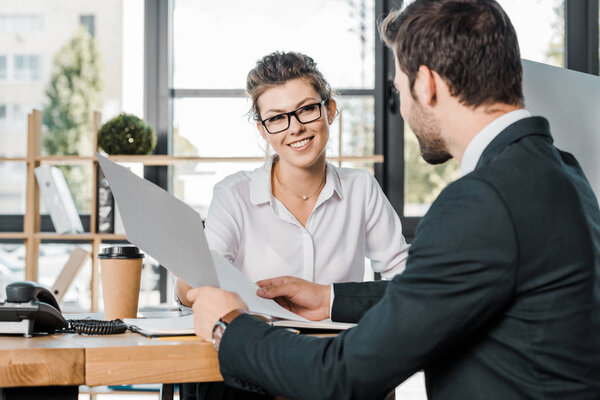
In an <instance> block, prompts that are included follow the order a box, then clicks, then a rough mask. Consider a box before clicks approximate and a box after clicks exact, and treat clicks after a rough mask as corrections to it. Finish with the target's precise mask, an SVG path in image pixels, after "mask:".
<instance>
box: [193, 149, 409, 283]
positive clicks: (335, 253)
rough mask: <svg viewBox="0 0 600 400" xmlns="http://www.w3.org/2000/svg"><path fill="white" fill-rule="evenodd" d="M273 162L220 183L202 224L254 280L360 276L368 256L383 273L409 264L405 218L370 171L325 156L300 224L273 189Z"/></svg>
mask: <svg viewBox="0 0 600 400" xmlns="http://www.w3.org/2000/svg"><path fill="white" fill-rule="evenodd" d="M272 163H273V158H271V159H269V160H268V161H267V162H266V163H265V165H263V166H262V167H261V168H257V169H255V170H254V171H241V172H238V173H235V174H233V175H230V176H228V177H226V178H225V179H223V180H222V181H221V182H219V183H218V184H217V185H215V187H214V193H213V198H212V202H211V204H210V207H209V210H208V216H207V218H206V230H205V232H206V238H207V240H208V245H209V247H210V248H211V249H212V250H215V251H217V252H218V253H220V254H221V255H223V256H224V257H225V258H227V259H228V260H230V261H231V262H232V263H233V264H234V265H235V266H236V267H237V268H239V269H240V270H241V271H242V272H244V273H245V274H246V276H248V277H249V278H250V279H251V280H252V281H253V282H255V281H258V280H261V279H266V278H272V277H276V276H281V275H292V276H297V277H300V278H303V279H306V280H308V281H312V282H316V283H320V284H331V283H334V282H350V281H354V282H357V281H362V280H363V276H364V268H365V257H367V258H369V259H370V260H371V266H372V268H373V270H374V271H375V272H380V273H381V275H382V277H383V278H385V279H390V278H392V277H393V276H394V275H396V274H397V273H399V272H402V271H403V270H404V267H405V264H406V258H407V257H408V245H407V244H406V241H405V239H404V236H403V235H402V226H401V224H400V219H399V218H398V215H397V214H396V212H395V211H394V209H393V208H392V206H391V204H390V203H389V201H388V200H387V198H386V197H385V195H384V194H383V192H382V190H381V188H380V187H379V185H378V184H377V181H376V180H375V178H374V177H373V176H372V175H371V174H370V173H369V172H368V171H365V170H360V169H350V168H338V167H336V166H334V165H333V164H331V163H328V164H327V179H326V183H325V186H324V187H323V190H322V191H321V193H320V195H319V198H318V200H317V203H316V205H315V207H314V209H313V211H312V213H311V214H310V216H309V218H308V221H307V223H306V227H303V226H302V224H300V222H298V220H297V219H296V218H295V217H294V216H293V214H292V213H291V212H289V211H288V209H287V208H286V207H285V206H284V205H283V203H281V202H280V201H279V200H278V199H277V198H275V197H274V196H273V194H272V191H271V166H272Z"/></svg>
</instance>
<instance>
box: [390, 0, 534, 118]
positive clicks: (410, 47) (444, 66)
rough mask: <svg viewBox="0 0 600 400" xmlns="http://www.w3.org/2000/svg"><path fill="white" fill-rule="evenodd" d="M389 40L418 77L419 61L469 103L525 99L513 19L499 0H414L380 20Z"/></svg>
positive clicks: (515, 102)
mask: <svg viewBox="0 0 600 400" xmlns="http://www.w3.org/2000/svg"><path fill="white" fill-rule="evenodd" d="M379 32H380V34H381V37H382V38H383V40H384V41H385V43H386V45H387V46H388V47H390V48H391V49H392V50H394V52H395V55H396V57H397V60H398V64H399V66H400V68H401V69H402V71H403V72H404V73H405V74H406V75H407V76H408V79H409V82H410V90H411V93H412V94H413V97H414V90H413V89H414V83H415V80H416V76H417V72H418V70H419V67H420V66H421V65H425V66H427V67H428V68H429V69H431V70H433V71H435V72H437V73H438V74H439V75H440V76H441V77H442V78H443V79H444V80H445V82H446V83H447V84H448V87H449V89H450V94H451V95H452V96H456V97H458V98H459V100H460V101H461V102H462V103H463V104H465V105H467V106H473V107H477V106H480V105H488V104H493V103H504V104H510V105H520V106H522V105H523V87H522V80H523V67H522V65H521V56H520V52H519V43H518V41H517V34H516V32H515V29H514V27H513V26H512V23H511V22H510V19H509V18H508V16H507V15H506V13H505V12H504V10H503V9H502V7H500V5H499V4H498V3H497V2H496V1H495V0H416V1H415V2H413V3H411V4H410V5H409V6H407V7H406V9H405V10H404V11H402V12H400V10H396V11H393V12H392V13H390V14H389V15H388V16H387V17H386V18H385V19H384V20H383V21H382V22H381V23H380V24H379Z"/></svg>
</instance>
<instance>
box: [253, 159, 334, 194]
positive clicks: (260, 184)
mask: <svg viewBox="0 0 600 400" xmlns="http://www.w3.org/2000/svg"><path fill="white" fill-rule="evenodd" d="M278 158H279V156H278V155H277V154H273V155H272V156H271V157H269V159H268V160H267V161H266V162H265V163H264V165H263V166H262V167H260V168H257V169H255V170H254V171H253V172H252V175H251V178H250V201H251V202H252V204H254V205H258V204H263V203H270V202H271V200H272V197H273V194H272V193H273V192H272V190H271V169H272V168H273V163H274V162H276V161H277V159H278ZM334 192H335V193H337V195H338V196H339V197H340V198H342V196H343V191H342V183H341V180H340V177H339V173H338V169H337V168H336V167H335V166H334V165H333V164H331V163H329V162H328V163H327V178H326V180H325V186H323V190H321V194H320V195H319V199H322V201H325V200H327V199H328V198H330V197H331V196H332V195H333V193H334ZM322 201H319V202H317V205H318V204H319V203H321V202H322Z"/></svg>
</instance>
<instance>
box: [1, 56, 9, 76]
mask: <svg viewBox="0 0 600 400" xmlns="http://www.w3.org/2000/svg"><path fill="white" fill-rule="evenodd" d="M7 67H8V66H7V65H6V56H5V55H0V81H5V80H6V75H7V69H8V68H7Z"/></svg>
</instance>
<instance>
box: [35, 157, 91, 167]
mask: <svg viewBox="0 0 600 400" xmlns="http://www.w3.org/2000/svg"><path fill="white" fill-rule="evenodd" d="M95 160H96V157H92V156H89V157H85V156H42V157H36V161H39V162H40V163H42V164H52V165H74V164H83V165H85V164H90V163H91V162H92V161H95Z"/></svg>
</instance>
